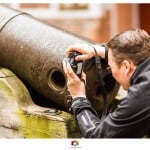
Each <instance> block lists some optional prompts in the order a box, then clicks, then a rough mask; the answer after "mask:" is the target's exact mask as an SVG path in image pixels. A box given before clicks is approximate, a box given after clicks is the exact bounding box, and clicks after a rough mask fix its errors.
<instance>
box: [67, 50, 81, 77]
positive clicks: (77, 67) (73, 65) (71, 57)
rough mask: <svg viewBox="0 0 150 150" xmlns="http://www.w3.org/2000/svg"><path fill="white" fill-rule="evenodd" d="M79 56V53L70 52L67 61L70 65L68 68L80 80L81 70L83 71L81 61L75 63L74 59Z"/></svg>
mask: <svg viewBox="0 0 150 150" xmlns="http://www.w3.org/2000/svg"><path fill="white" fill-rule="evenodd" d="M78 55H81V53H79V52H71V54H70V55H69V57H68V61H69V63H70V66H71V68H72V70H73V71H74V72H75V74H76V75H77V76H78V77H79V78H81V74H82V70H83V61H76V60H75V57H76V56H78Z"/></svg>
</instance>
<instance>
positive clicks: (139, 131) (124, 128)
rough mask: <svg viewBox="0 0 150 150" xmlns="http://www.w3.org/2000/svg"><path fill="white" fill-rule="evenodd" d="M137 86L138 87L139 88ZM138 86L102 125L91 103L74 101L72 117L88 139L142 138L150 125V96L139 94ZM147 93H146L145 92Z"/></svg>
mask: <svg viewBox="0 0 150 150" xmlns="http://www.w3.org/2000/svg"><path fill="white" fill-rule="evenodd" d="M136 86H137V87H136ZM138 86H139V85H135V86H133V87H132V88H131V89H130V90H129V93H128V96H127V97H126V98H124V99H122V101H121V103H120V104H119V105H118V108H117V109H116V110H115V111H114V112H112V113H109V114H108V115H107V117H106V118H105V119H104V120H103V121H102V122H101V120H100V118H99V117H98V115H97V113H96V112H95V110H94V108H93V107H92V106H91V104H90V102H89V100H88V99H85V98H84V99H85V100H81V98H78V99H79V100H77V101H74V102H73V103H72V109H73V113H74V114H75V117H76V119H77V122H78V125H79V128H80V130H81V132H82V134H83V136H84V137H86V138H139V137H142V136H143V135H144V134H146V131H147V130H148V129H149V125H150V101H149V94H148V96H144V97H145V98H144V99H143V94H142V93H141V94H139V90H138V88H139V87H138ZM144 90H146V89H144Z"/></svg>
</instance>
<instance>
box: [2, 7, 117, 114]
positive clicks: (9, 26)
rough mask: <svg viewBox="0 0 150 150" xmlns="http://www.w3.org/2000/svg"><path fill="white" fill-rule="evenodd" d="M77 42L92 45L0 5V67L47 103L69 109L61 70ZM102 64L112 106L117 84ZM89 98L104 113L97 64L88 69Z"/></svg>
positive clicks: (64, 78) (64, 79)
mask: <svg viewBox="0 0 150 150" xmlns="http://www.w3.org/2000/svg"><path fill="white" fill-rule="evenodd" d="M74 43H90V44H91V42H89V41H87V40H84V39H82V38H79V37H78V36H75V35H73V34H71V33H68V32H65V31H62V30H60V29H58V28H55V27H53V26H51V25H48V24H45V23H43V22H41V21H40V20H38V19H36V18H34V17H32V16H31V15H29V14H27V13H24V12H20V11H17V10H14V9H11V8H8V7H4V6H2V5H1V6H0V65H1V66H3V67H6V68H8V69H11V70H12V71H13V72H14V73H15V74H17V76H18V77H19V78H20V79H21V80H22V81H24V83H25V84H26V85H27V86H29V87H30V88H31V89H33V90H34V91H36V92H37V93H39V94H40V95H42V96H43V97H44V98H45V99H44V98H43V99H42V100H41V103H42V101H44V100H46V101H48V102H53V103H54V104H56V105H58V106H60V107H61V108H63V109H64V110H66V108H67V102H66V91H67V86H66V77H65V75H64V72H63V68H62V59H63V58H64V57H65V50H66V48H67V47H68V46H70V45H71V44H74ZM105 67H106V64H105V63H102V68H103V73H104V74H103V77H104V81H105V85H106V89H107V94H108V100H109V102H108V103H110V102H111V101H112V100H113V99H114V96H115V95H116V93H117V91H118V84H117V83H116V81H115V80H114V78H113V77H112V75H111V74H110V73H109V72H107V70H106V69H105ZM87 85H88V89H87V91H89V92H87V93H88V98H89V99H90V100H91V102H92V104H93V106H94V107H95V109H96V110H97V111H98V112H100V111H101V110H102V108H101V107H102V100H101V99H100V100H99V99H97V97H101V95H102V94H101V93H100V92H99V84H98V83H97V76H96V72H95V65H94V64H92V65H90V66H89V69H87Z"/></svg>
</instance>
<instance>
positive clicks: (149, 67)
mask: <svg viewBox="0 0 150 150" xmlns="http://www.w3.org/2000/svg"><path fill="white" fill-rule="evenodd" d="M147 71H150V57H148V58H147V59H145V60H144V61H143V62H142V63H141V64H140V65H139V66H138V67H137V68H136V70H135V72H134V73H133V75H132V77H131V85H132V84H133V81H134V80H135V79H136V78H137V77H138V76H139V75H140V74H141V73H143V72H147Z"/></svg>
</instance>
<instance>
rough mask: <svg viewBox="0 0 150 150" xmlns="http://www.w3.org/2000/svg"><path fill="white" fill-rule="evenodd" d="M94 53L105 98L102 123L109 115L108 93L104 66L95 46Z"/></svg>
mask: <svg viewBox="0 0 150 150" xmlns="http://www.w3.org/2000/svg"><path fill="white" fill-rule="evenodd" d="M92 47H93V49H94V51H95V54H96V55H95V65H96V69H97V73H98V80H99V83H100V90H101V91H102V96H103V112H102V115H101V121H102V120H104V119H105V117H106V115H107V92H106V88H105V82H104V80H103V71H102V65H101V59H100V57H99V56H98V54H97V51H96V49H95V47H94V46H92Z"/></svg>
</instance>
